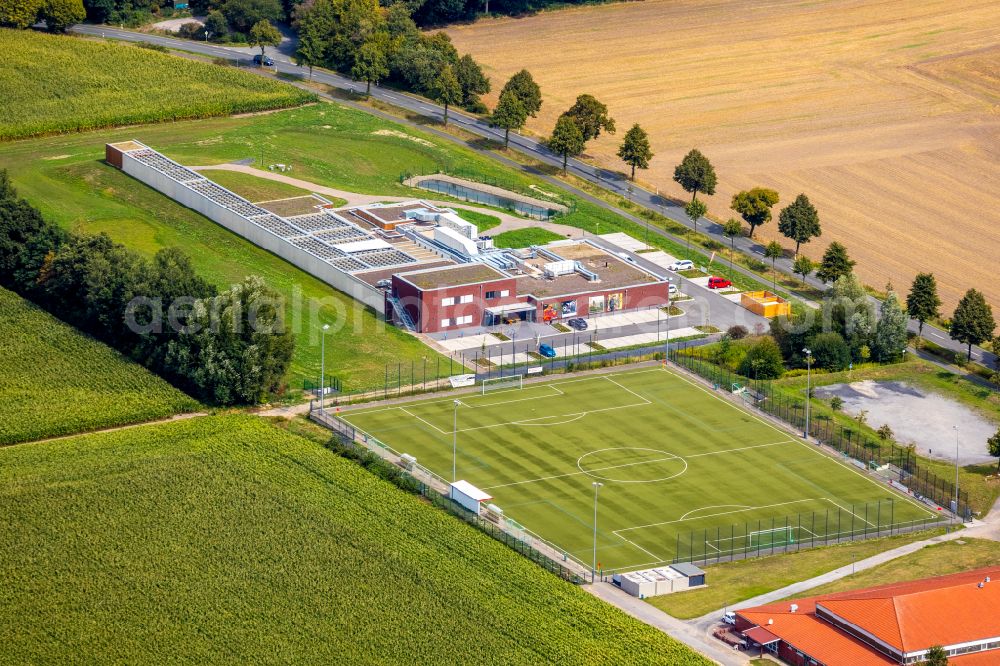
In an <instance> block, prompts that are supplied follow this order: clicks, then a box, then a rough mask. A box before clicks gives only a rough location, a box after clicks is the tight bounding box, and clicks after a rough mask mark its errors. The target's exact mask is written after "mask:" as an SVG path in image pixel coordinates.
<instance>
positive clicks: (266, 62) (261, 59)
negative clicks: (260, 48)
mask: <svg viewBox="0 0 1000 666" xmlns="http://www.w3.org/2000/svg"><path fill="white" fill-rule="evenodd" d="M253 64H255V65H257V66H258V67H260V66H261V65H263V66H264V67H274V60H272V59H271V57H270V56H262V55H261V54H259V53H258V54H257V55H255V56H254V57H253Z"/></svg>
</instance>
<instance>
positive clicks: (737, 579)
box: [647, 528, 944, 620]
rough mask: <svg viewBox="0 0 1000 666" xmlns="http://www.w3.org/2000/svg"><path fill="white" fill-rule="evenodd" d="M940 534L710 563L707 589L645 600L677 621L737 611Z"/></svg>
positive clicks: (897, 537) (909, 536) (917, 535)
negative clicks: (777, 592)
mask: <svg viewBox="0 0 1000 666" xmlns="http://www.w3.org/2000/svg"><path fill="white" fill-rule="evenodd" d="M942 532H944V529H943V528H937V529H934V530H927V531H921V532H914V533H910V534H900V535H897V536H891V537H883V538H881V539H868V540H866V541H856V542H853V543H842V544H837V545H834V546H823V547H821V548H811V549H809V550H804V551H802V552H800V553H787V554H784V555H772V556H770V557H760V558H756V559H749V560H737V561H735V562H724V563H722V564H715V565H711V566H707V567H705V571H706V573H707V576H706V580H707V582H708V585H707V586H705V587H702V588H696V589H693V590H690V591H686V592H684V593H683V594H666V595H663V596H659V597H651V598H649V599H647V601H648V602H649V603H650V604H652V605H653V606H656V607H657V608H659V609H660V610H662V611H664V612H666V613H669V614H670V615H673V616H674V617H677V618H680V619H682V620H688V619H691V618H695V617H701V616H702V615H705V614H706V613H711V612H712V611H714V610H717V609H721V608H723V607H726V606H728V607H729V608H735V607H738V605H739V602H741V601H744V600H746V599H750V598H751V597H756V596H757V595H759V594H764V593H766V592H770V591H772V590H777V589H778V588H780V587H784V586H785V585H791V584H792V583H795V582H797V581H800V580H806V579H809V578H813V577H814V576H819V575H821V574H824V573H826V572H828V571H833V570H834V569H836V568H838V567H842V566H844V565H846V564H850V563H851V562H852V561H857V560H863V559H865V558H866V557H871V556H872V555H876V554H878V553H881V552H883V551H886V550H889V549H891V548H896V547H897V546H902V545H904V544H907V543H910V542H912V541H920V540H921V539H927V538H929V537H931V536H933V535H934V534H940V533H942Z"/></svg>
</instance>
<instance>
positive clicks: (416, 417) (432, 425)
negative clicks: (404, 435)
mask: <svg viewBox="0 0 1000 666" xmlns="http://www.w3.org/2000/svg"><path fill="white" fill-rule="evenodd" d="M399 409H400V410H402V411H404V412H406V413H407V414H409V415H410V416H412V417H413V418H415V419H417V420H418V421H420V422H421V423H423V424H425V425H429V426H430V427H432V428H434V429H435V430H437V431H438V432H439V433H441V434H442V435H450V434H451V433H448V432H445V431H444V430H441V428H438V427H437V426H436V425H434V424H433V423H431V422H430V421H425V420H424V419H422V418H420V417H419V416H417V415H416V414H414V413H413V412H411V411H409V410H408V409H406V408H405V407H400V408H399Z"/></svg>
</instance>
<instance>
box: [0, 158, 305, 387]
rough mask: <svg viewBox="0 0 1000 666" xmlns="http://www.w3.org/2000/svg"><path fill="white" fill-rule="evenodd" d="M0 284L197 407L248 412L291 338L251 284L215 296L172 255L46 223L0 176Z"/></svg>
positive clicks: (273, 379) (273, 381)
mask: <svg viewBox="0 0 1000 666" xmlns="http://www.w3.org/2000/svg"><path fill="white" fill-rule="evenodd" d="M0 284H2V285H3V286H5V287H7V288H9V289H11V290H13V291H16V292H18V293H20V294H21V295H23V296H24V297H26V298H28V299H30V300H32V301H34V302H35V303H38V304H39V305H41V306H42V307H44V308H45V309H47V310H48V311H50V312H52V313H53V314H54V315H56V316H57V317H59V318H60V319H62V320H64V321H66V322H68V323H70V324H72V325H74V326H76V327H77V328H79V329H81V330H83V331H85V332H87V333H89V334H91V335H93V336H94V337H96V338H98V339H100V340H102V341H104V342H106V343H107V344H109V345H111V346H112V347H114V348H116V349H118V350H119V351H121V352H122V353H124V354H126V355H127V356H130V357H131V358H133V359H134V360H136V361H138V362H140V363H142V364H143V365H145V366H146V367H148V368H150V369H151V370H153V371H155V372H157V373H159V374H161V375H163V376H164V377H166V378H167V379H168V380H170V381H171V382H173V383H174V384H176V385H177V386H178V387H180V388H182V389H184V390H185V391H187V392H189V393H190V394H192V395H194V396H196V397H197V398H199V399H200V400H202V401H204V402H208V403H213V404H220V405H230V404H256V403H259V402H260V401H262V400H263V399H265V398H266V397H267V396H268V395H271V394H274V393H277V392H278V391H280V390H281V388H282V379H283V377H284V375H285V372H286V370H287V368H288V365H289V363H290V362H291V358H292V352H293V348H294V340H293V338H292V335H291V332H290V331H288V330H286V329H285V327H284V325H283V318H282V309H281V302H280V298H279V297H278V295H277V294H276V293H274V292H273V291H271V290H270V289H268V288H267V287H266V286H265V285H264V283H263V282H262V281H261V280H260V279H259V278H256V277H250V278H247V279H246V280H245V281H244V282H243V283H241V284H237V285H233V286H232V287H231V288H230V289H228V290H226V291H224V292H222V293H218V292H217V290H216V289H215V288H214V287H213V286H212V285H211V284H209V283H208V282H206V281H205V280H203V279H202V278H201V277H199V276H198V275H197V274H196V273H195V271H194V269H193V267H192V266H191V261H190V259H189V258H188V257H187V256H186V255H185V254H184V253H183V252H181V251H180V250H178V249H176V248H169V249H164V250H161V251H159V252H158V253H157V254H156V255H155V257H154V258H153V260H152V261H148V260H147V259H145V258H143V257H142V256H140V255H138V254H137V253H135V252H133V251H131V250H129V249H127V248H126V247H124V246H123V245H120V244H117V243H114V242H112V241H111V239H110V238H109V237H108V236H107V235H106V234H100V235H97V236H89V235H78V234H72V233H69V232H66V231H64V230H63V229H61V228H60V227H58V226H56V225H53V224H50V223H48V222H46V221H45V220H44V219H43V218H42V216H41V214H40V213H39V211H38V210H37V209H35V208H34V207H32V206H31V205H30V204H29V203H28V202H27V201H25V200H23V199H21V198H19V197H18V196H17V193H16V191H15V190H14V188H13V186H12V185H11V183H10V180H9V178H8V176H7V173H6V171H0Z"/></svg>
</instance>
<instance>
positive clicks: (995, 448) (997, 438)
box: [986, 430, 1000, 474]
mask: <svg viewBox="0 0 1000 666" xmlns="http://www.w3.org/2000/svg"><path fill="white" fill-rule="evenodd" d="M986 448H987V450H988V451H989V453H990V455H991V456H993V457H994V458H996V459H997V474H1000V430H997V431H996V433H994V435H993V436H992V437H990V438H989V439H988V440H986Z"/></svg>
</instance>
